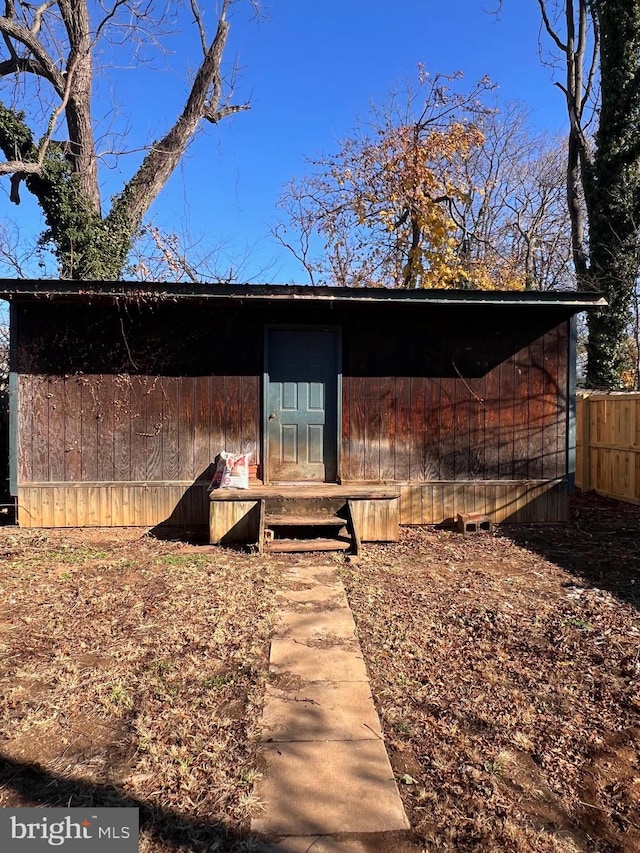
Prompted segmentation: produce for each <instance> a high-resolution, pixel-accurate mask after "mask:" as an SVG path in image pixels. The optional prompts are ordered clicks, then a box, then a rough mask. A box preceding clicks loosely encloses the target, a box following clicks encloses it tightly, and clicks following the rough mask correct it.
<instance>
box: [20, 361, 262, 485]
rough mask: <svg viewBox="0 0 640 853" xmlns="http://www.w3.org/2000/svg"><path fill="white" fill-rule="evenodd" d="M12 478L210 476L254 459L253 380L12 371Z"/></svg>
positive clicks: (257, 414)
mask: <svg viewBox="0 0 640 853" xmlns="http://www.w3.org/2000/svg"><path fill="white" fill-rule="evenodd" d="M19 399H20V407H19V426H18V436H19V442H20V447H19V459H20V468H19V482H110V481H122V482H130V481H132V482H136V481H138V482H142V481H144V482H155V481H158V482H159V481H163V480H173V479H180V480H189V479H191V480H196V479H197V478H199V477H203V478H204V479H207V478H210V475H211V468H210V466H211V462H212V461H213V458H214V457H215V455H216V454H217V453H218V452H220V451H221V450H228V451H229V452H231V453H239V452H241V451H244V452H247V451H250V452H251V453H252V457H253V459H255V460H256V461H259V456H260V447H259V445H260V441H259V436H260V418H261V415H260V411H261V407H260V401H259V379H258V377H253V376H250V377H235V378H233V379H232V380H229V381H226V380H225V377H149V376H110V375H108V374H105V375H95V376H82V377H77V376H64V377H63V376H60V377H46V376H31V375H25V376H21V377H20V394H19Z"/></svg>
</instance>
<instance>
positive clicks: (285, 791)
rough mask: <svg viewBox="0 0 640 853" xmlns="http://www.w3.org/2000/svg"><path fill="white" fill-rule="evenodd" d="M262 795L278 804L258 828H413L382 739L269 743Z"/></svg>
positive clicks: (293, 831)
mask: <svg viewBox="0 0 640 853" xmlns="http://www.w3.org/2000/svg"><path fill="white" fill-rule="evenodd" d="M261 754H262V756H263V757H264V759H265V761H266V770H265V772H264V778H263V780H262V783H261V785H260V799H262V800H263V801H266V802H267V803H277V804H278V807H277V809H274V808H271V809H269V808H268V809H267V810H266V811H265V813H264V814H263V815H262V816H259V817H257V818H254V820H253V821H252V823H251V829H252V831H254V832H259V833H265V834H273V835H311V834H313V833H318V834H322V835H330V834H331V833H336V832H385V831H388V830H393V829H409V824H408V822H407V817H406V815H405V813H404V809H403V807H402V803H401V801H400V797H399V796H398V789H397V787H396V782H395V779H394V777H393V771H392V769H391V765H390V763H389V758H388V756H387V752H386V750H385V748H384V744H383V742H382V741H380V740H359V741H326V742H315V741H314V742H308V743H301V742H295V743H278V744H273V745H270V746H267V747H263V748H262V750H261Z"/></svg>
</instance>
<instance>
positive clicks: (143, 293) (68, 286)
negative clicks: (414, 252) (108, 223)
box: [0, 279, 607, 314]
mask: <svg viewBox="0 0 640 853" xmlns="http://www.w3.org/2000/svg"><path fill="white" fill-rule="evenodd" d="M0 298H1V299H5V300H7V301H10V302H13V301H20V302H22V301H33V300H37V301H41V300H43V301H46V300H50V301H74V302H75V301H79V300H81V301H88V302H94V301H103V300H104V301H114V300H115V301H119V300H134V301H137V302H140V303H143V302H144V301H145V300H149V301H152V302H157V301H167V302H177V301H180V302H182V301H188V300H194V301H200V302H202V301H205V302H216V303H220V302H235V303H242V302H259V301H267V302H272V303H273V302H289V303H291V302H313V303H316V304H317V303H318V302H325V303H343V304H347V303H353V304H360V305H362V304H371V305H375V304H386V305H391V304H401V305H433V306H435V305H443V306H444V305H451V306H453V305H465V306H471V305H479V306H480V305H484V306H513V307H516V306H521V307H525V306H527V307H532V306H538V307H541V306H548V307H558V308H564V309H565V310H567V309H568V311H569V313H572V314H573V313H578V312H580V311H588V310H590V309H596V308H605V307H606V306H607V301H606V299H605V298H604V296H602V294H600V293H595V292H582V293H580V292H576V291H571V292H569V291H562V292H557V291H533V290H529V291H522V290H513V291H512V290H405V289H400V288H398V289H390V288H382V287H370V288H350V287H309V286H304V285H278V284H199V285H193V284H191V283H190V284H175V283H166V282H163V283H148V284H147V283H140V282H130V281H115V282H102V281H101V282H80V281H58V280H26V279H0Z"/></svg>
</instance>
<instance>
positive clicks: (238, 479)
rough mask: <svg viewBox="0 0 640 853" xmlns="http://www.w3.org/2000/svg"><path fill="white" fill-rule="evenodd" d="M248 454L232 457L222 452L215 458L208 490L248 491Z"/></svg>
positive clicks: (230, 454) (249, 455)
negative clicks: (214, 466)
mask: <svg viewBox="0 0 640 853" xmlns="http://www.w3.org/2000/svg"><path fill="white" fill-rule="evenodd" d="M250 459H251V454H250V453H243V454H242V455H241V456H234V455H233V453H226V452H225V451H222V453H220V454H219V455H218V456H217V458H216V470H215V471H214V473H213V479H212V480H211V485H210V487H209V488H210V489H248V488H249V460H250Z"/></svg>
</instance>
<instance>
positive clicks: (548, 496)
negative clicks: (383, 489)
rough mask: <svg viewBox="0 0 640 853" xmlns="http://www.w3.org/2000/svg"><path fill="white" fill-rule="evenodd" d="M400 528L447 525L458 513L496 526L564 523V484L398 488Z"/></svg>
mask: <svg viewBox="0 0 640 853" xmlns="http://www.w3.org/2000/svg"><path fill="white" fill-rule="evenodd" d="M399 488H400V501H399V507H400V524H402V525H405V524H406V525H412V524H445V523H451V522H453V520H454V519H455V518H456V516H457V515H458V513H463V512H481V513H483V514H484V515H488V516H489V517H490V518H491V520H492V521H493V522H494V523H496V524H501V523H513V522H518V523H525V524H541V523H555V522H564V521H566V520H567V484H566V482H564V481H563V480H550V481H547V482H544V481H539V482H528V481H524V482H513V481H512V482H509V481H496V480H493V481H484V482H477V483H474V482H468V483H464V482H456V483H451V482H450V483H442V482H432V483H423V484H421V485H414V484H400V485H399Z"/></svg>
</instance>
